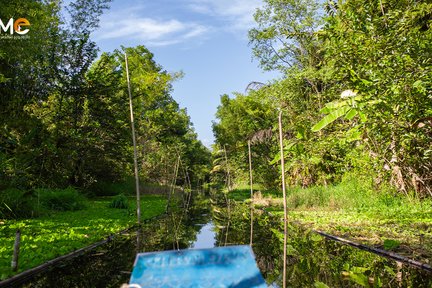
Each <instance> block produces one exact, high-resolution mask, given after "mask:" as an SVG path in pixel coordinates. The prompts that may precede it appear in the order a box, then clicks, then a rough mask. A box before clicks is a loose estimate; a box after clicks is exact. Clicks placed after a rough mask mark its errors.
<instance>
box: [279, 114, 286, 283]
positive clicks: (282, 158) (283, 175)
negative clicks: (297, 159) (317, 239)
mask: <svg viewBox="0 0 432 288" xmlns="http://www.w3.org/2000/svg"><path fill="white" fill-rule="evenodd" d="M282 134H283V133H282V110H280V111H279V145H280V157H281V173H282V194H283V207H284V241H283V242H284V244H283V280H282V281H283V284H282V287H283V288H285V287H286V260H287V255H286V254H287V251H286V250H287V231H288V227H287V203H286V191H285V161H284V151H283V136H282Z"/></svg>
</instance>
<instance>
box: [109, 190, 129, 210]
mask: <svg viewBox="0 0 432 288" xmlns="http://www.w3.org/2000/svg"><path fill="white" fill-rule="evenodd" d="M109 207H110V208H117V209H128V208H129V200H128V198H127V197H126V196H125V195H124V194H119V195H117V196H115V197H114V198H113V199H112V201H111V202H110V204H109Z"/></svg>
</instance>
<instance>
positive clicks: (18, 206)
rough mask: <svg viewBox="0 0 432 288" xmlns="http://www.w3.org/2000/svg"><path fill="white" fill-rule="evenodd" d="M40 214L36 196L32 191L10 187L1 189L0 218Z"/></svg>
mask: <svg viewBox="0 0 432 288" xmlns="http://www.w3.org/2000/svg"><path fill="white" fill-rule="evenodd" d="M37 215H38V209H37V206H36V205H35V197H32V195H31V193H28V192H25V191H22V190H19V189H16V188H8V189H5V190H3V191H0V219H17V218H27V217H34V216H37Z"/></svg>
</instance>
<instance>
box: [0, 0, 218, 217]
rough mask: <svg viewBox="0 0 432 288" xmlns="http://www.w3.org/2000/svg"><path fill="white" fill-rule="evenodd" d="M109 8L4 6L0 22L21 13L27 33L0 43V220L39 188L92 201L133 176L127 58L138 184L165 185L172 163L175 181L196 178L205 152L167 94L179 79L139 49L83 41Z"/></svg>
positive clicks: (201, 174)
mask: <svg viewBox="0 0 432 288" xmlns="http://www.w3.org/2000/svg"><path fill="white" fill-rule="evenodd" d="M108 4H109V0H91V1H83V0H76V1H72V2H70V3H69V4H68V7H66V8H65V7H62V5H63V3H62V1H9V2H7V3H2V8H1V11H0V19H9V18H11V17H15V18H16V17H17V15H23V16H22V17H24V16H25V17H27V18H28V20H29V21H30V23H31V30H30V33H28V34H27V35H26V38H23V39H17V38H16V37H15V38H12V39H7V38H5V39H1V41H2V44H1V45H0V206H1V208H0V213H2V214H1V215H0V218H3V217H11V216H14V215H16V214H17V212H16V211H10V210H11V209H8V208H7V207H9V208H11V207H10V206H11V205H12V204H11V203H14V202H17V203H18V202H20V203H24V202H28V201H31V200H29V199H32V197H33V198H34V197H36V194H37V191H36V190H37V189H38V188H43V189H60V190H61V189H64V188H67V187H68V186H71V187H74V188H77V189H78V190H79V191H82V192H86V193H87V194H90V195H92V194H99V195H100V194H104V193H105V191H104V188H106V187H107V186H109V185H110V184H111V183H116V182H117V183H121V182H124V181H126V179H128V177H130V176H132V175H133V172H132V171H133V161H132V156H133V147H132V137H131V126H130V120H129V100H128V93H127V91H128V90H127V81H126V74H125V58H124V53H125V52H126V53H127V54H128V59H129V72H130V75H131V87H132V96H133V105H134V114H135V128H136V134H137V144H138V162H139V171H140V178H141V179H142V180H143V181H145V182H147V183H156V184H160V185H167V184H168V183H171V182H172V181H173V180H172V179H173V178H174V176H173V175H174V173H175V171H174V170H175V169H173V166H174V165H173V163H175V162H176V160H177V159H180V162H181V165H177V166H179V169H178V170H179V172H178V175H179V177H178V181H177V184H178V185H183V184H184V183H187V185H188V187H189V186H190V185H194V184H197V183H198V182H200V183H202V182H203V180H204V178H205V175H206V171H207V170H208V168H207V165H208V162H209V157H210V153H209V152H208V151H207V148H205V147H204V146H203V145H202V144H201V142H200V141H198V140H197V135H196V133H195V132H194V130H193V127H192V124H191V122H190V119H189V116H188V115H187V113H186V110H185V109H181V108H179V105H178V104H177V103H176V101H175V100H174V99H173V98H172V97H171V95H170V92H171V90H172V86H171V83H172V81H174V80H176V79H178V78H179V77H181V76H182V74H181V73H168V72H167V71H165V70H163V68H162V67H161V66H160V65H158V64H157V63H156V62H155V61H154V60H153V54H152V53H151V52H150V51H149V50H148V49H147V48H146V47H144V46H138V47H131V48H126V47H122V48H121V49H117V50H115V51H114V52H112V53H102V54H100V53H99V56H98V49H97V47H96V44H95V42H93V41H92V40H91V37H90V36H91V34H92V32H94V31H95V29H96V28H97V27H98V23H99V21H98V19H99V16H100V15H101V14H102V13H103V11H104V10H105V9H108V7H109V5H108ZM66 11H67V12H66ZM60 190H53V193H58V191H60ZM111 194H112V193H111ZM14 197H15V198H18V199H13V198H14ZM21 198H25V199H21ZM26 199H27V200H26ZM24 208H25V207H23V206H21V209H24ZM6 210H7V211H9V212H10V213H7V215H6V213H3V211H6ZM22 216H24V217H27V216H29V215H22Z"/></svg>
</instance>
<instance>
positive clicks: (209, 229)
mask: <svg viewBox="0 0 432 288" xmlns="http://www.w3.org/2000/svg"><path fill="white" fill-rule="evenodd" d="M197 226H201V229H200V231H199V232H198V235H197V239H196V241H195V242H194V243H193V244H192V246H191V248H193V249H201V248H213V247H215V244H216V231H215V226H214V224H213V221H210V222H209V223H206V224H204V225H200V224H198V225H197Z"/></svg>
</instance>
